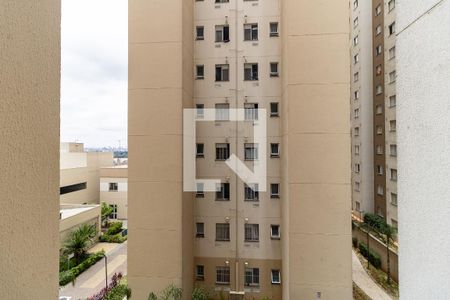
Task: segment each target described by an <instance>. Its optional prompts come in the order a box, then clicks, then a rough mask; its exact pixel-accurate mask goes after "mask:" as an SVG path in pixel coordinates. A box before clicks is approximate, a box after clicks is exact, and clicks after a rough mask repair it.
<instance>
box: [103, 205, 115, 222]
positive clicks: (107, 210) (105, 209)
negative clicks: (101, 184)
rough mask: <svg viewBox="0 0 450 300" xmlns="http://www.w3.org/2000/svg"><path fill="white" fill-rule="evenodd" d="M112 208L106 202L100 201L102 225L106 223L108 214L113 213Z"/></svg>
mask: <svg viewBox="0 0 450 300" xmlns="http://www.w3.org/2000/svg"><path fill="white" fill-rule="evenodd" d="M113 211H114V210H113V208H112V207H111V206H109V205H108V204H106V203H105V202H102V213H101V214H102V226H103V227H105V226H106V224H107V223H108V219H109V216H110V215H111V214H112V213H113Z"/></svg>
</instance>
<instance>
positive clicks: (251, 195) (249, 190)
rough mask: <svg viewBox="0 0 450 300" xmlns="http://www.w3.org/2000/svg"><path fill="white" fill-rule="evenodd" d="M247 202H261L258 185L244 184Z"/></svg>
mask: <svg viewBox="0 0 450 300" xmlns="http://www.w3.org/2000/svg"><path fill="white" fill-rule="evenodd" d="M244 194H245V201H258V200H259V188H258V184H257V183H254V184H249V185H247V184H244Z"/></svg>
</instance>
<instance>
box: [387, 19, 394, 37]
mask: <svg viewBox="0 0 450 300" xmlns="http://www.w3.org/2000/svg"><path fill="white" fill-rule="evenodd" d="M388 28H389V35H391V34H394V33H395V22H393V23H392V24H391V25H389V27H388Z"/></svg>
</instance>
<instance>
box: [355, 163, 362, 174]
mask: <svg viewBox="0 0 450 300" xmlns="http://www.w3.org/2000/svg"><path fill="white" fill-rule="evenodd" d="M359 172H361V165H360V164H355V173H359Z"/></svg>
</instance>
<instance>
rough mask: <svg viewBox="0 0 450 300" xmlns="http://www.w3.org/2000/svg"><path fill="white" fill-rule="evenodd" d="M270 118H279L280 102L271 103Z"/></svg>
mask: <svg viewBox="0 0 450 300" xmlns="http://www.w3.org/2000/svg"><path fill="white" fill-rule="evenodd" d="M270 116H271V117H278V102H271V103H270Z"/></svg>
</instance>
